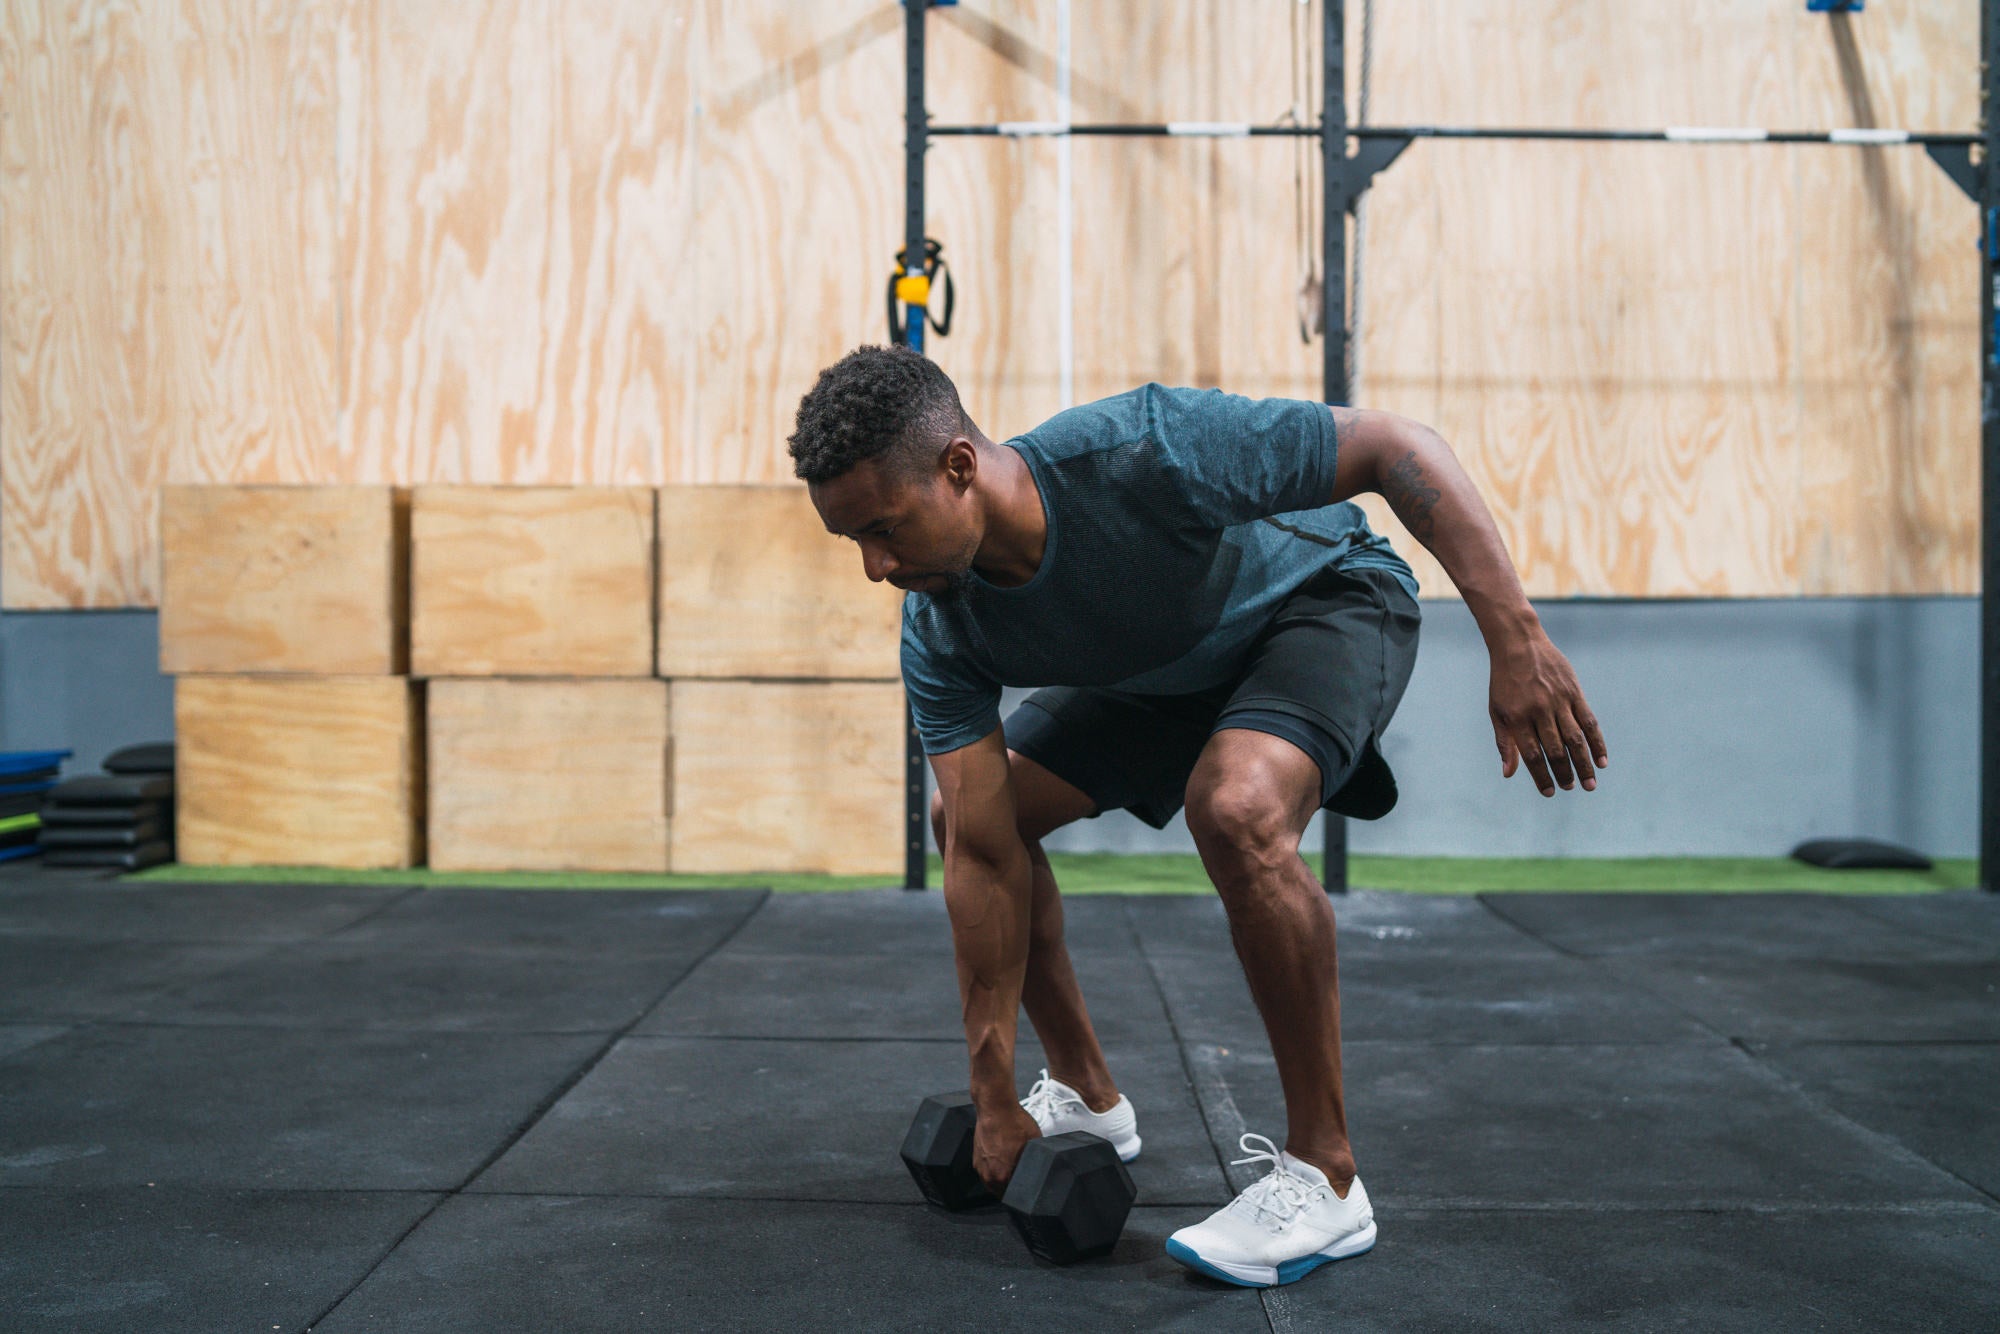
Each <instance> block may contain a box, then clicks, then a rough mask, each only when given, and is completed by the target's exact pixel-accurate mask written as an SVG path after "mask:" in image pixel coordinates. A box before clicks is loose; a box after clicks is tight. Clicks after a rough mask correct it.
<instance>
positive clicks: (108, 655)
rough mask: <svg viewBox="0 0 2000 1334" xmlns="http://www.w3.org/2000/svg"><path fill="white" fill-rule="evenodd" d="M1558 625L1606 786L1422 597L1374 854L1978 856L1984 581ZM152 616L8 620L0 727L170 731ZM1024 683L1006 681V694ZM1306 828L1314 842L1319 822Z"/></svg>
mask: <svg viewBox="0 0 2000 1334" xmlns="http://www.w3.org/2000/svg"><path fill="white" fill-rule="evenodd" d="M1539 610H1540V612H1541V615H1542V621H1543V624H1544V625H1545V626H1546V627H1547V628H1548V631H1549V634H1550V636H1551V638H1553V639H1554V640H1555V643H1556V645H1557V647H1559V648H1561V649H1562V650H1563V652H1564V653H1566V654H1568V655H1569V657H1570V660H1571V661H1572V662H1573V663H1575V665H1576V668H1577V672H1578V674H1579V675H1580V676H1581V678H1582V680H1583V686H1584V691H1585V693H1586V694H1587V695H1588V697H1589V699H1590V702H1591V706H1592V707H1593V708H1595V709H1596V711H1597V715H1598V718H1599V719H1600V720H1601V721H1602V723H1603V725H1604V730H1605V737H1606V740H1607V742H1608V743H1609V744H1610V747H1611V766H1610V768H1609V769H1607V770H1606V771H1605V773H1604V776H1603V781H1602V782H1601V784H1600V785H1599V787H1598V790H1597V791H1596V792H1594V793H1584V792H1581V791H1580V790H1579V791H1571V792H1558V793H1557V794H1556V795H1555V796H1554V797H1553V798H1543V797H1542V796H1540V795H1539V794H1537V793H1536V792H1535V790H1534V787H1533V784H1532V783H1531V782H1530V780H1529V779H1528V777H1527V775H1526V774H1525V772H1523V773H1517V774H1516V775H1515V776H1514V777H1513V778H1512V779H1510V780H1507V781H1502V780H1501V778H1500V761H1499V755H1498V751H1497V750H1496V749H1495V747H1494V743H1493V729H1492V726H1491V724H1490V723H1489V722H1488V721H1487V715H1486V692H1487V681H1488V668H1487V660H1486V650H1485V645H1484V644H1483V643H1482V642H1481V640H1480V638H1479V634H1478V629H1477V627H1476V626H1475V625H1474V624H1473V621H1472V618H1471V616H1470V615H1469V614H1468V613H1467V612H1466V610H1465V608H1464V606H1463V605H1462V604H1460V603H1457V602H1426V603H1425V604H1424V629H1423V638H1422V644H1421V647H1420V650H1419V652H1418V655H1417V669H1416V675H1415V676H1414V677H1413V678H1412V680H1411V682H1410V689H1409V693H1408V694H1407V695H1405V696H1404V698H1403V704H1402V708H1401V709H1400V710H1399V712H1398V713H1397V716H1396V722H1395V725H1394V726H1393V727H1392V728H1391V729H1390V731H1389V734H1388V736H1387V737H1386V738H1385V739H1384V750H1385V752H1386V753H1387V755H1388V757H1389V761H1390V763H1391V764H1392V765H1393V766H1394V767H1395V770H1396V775H1397V779H1398V782H1399V784H1400V786H1401V789H1402V800H1401V803H1400V804H1399V805H1398V806H1397V808H1396V809H1395V810H1394V811H1393V812H1391V813H1390V814H1389V815H1388V816H1387V817H1386V818H1384V819H1382V820H1379V821H1375V822H1373V823H1367V822H1361V821H1355V822H1352V823H1351V824H1350V825H1349V836H1350V840H1351V843H1352V846H1353V848H1354V850H1355V851H1356V852H1361V853H1400V854H1408V855H1418V856H1497V857H1528V856H1549V857H1554V856H1589V857H1632V856H1688V855H1695V856H1702V855H1706V856H1782V855H1784V854H1785V853H1786V852H1789V851H1790V850H1791V848H1792V846H1793V845H1794V844H1796V843H1798V842H1799V841H1800V840H1802V839H1806V838H1813V837H1823V836H1834V835H1856V836H1863V837H1873V838H1883V839H1888V840H1890V841H1892V842H1897V843H1903V844H1907V845H1908V846H1910V847H1914V848H1917V849H1919V850H1920V851H1923V852H1927V853H1929V854H1930V855H1932V856H1935V857H1969V856H1973V855H1975V852H1976V848H1977V834H1978V798H1979V792H1978V779H1977V775H1978V744H1979V742H1978V728H1977V725H1976V724H1977V719H1978V707H1977V706H1978V661H1979V659H1978V644H1979V640H1978V633H1979V603H1978V600H1977V599H1975V598H1824V599H1787V600H1770V601H1733V600H1732V601H1697V602H1595V601H1592V602H1583V601H1576V602H1557V601H1551V602H1547V603H1543V604H1541V606H1540V608H1539ZM158 662H159V644H158V629H157V618H156V616H155V614H154V613H152V612H150V611H87V612H84V611H79V612H10V613H6V614H5V615H0V746H4V747H5V748H6V749H10V750H25V749H31V748H42V747H63V746H67V747H70V748H72V749H74V750H75V751H76V752H77V755H76V758H75V759H74V760H72V761H71V762H70V765H69V770H68V771H69V772H71V773H81V772H87V771H89V770H90V769H93V768H95V767H96V765H97V763H98V762H99V761H100V760H101V759H102V758H103V757H104V755H105V754H106V753H107V752H109V751H111V750H113V749H115V748H117V747H118V746H121V745H126V744H129V743H131V742H135V741H148V740H155V739H160V738H165V737H168V736H170V735H172V731H173V688H172V683H171V682H170V681H169V680H168V679H167V678H165V677H163V676H161V675H160V673H159V670H158V666H157V664H158ZM1022 693H1024V692H1021V691H1009V692H1007V699H1006V701H1005V707H1008V708H1011V707H1012V706H1013V704H1014V702H1015V701H1017V700H1018V699H1019V698H1020V697H1021V695H1022ZM1045 846H1047V847H1049V848H1050V849H1051V850H1061V851H1132V852H1156V851H1179V852H1188V851H1192V850H1193V848H1194V844H1193V842H1192V841H1191V840H1190V839H1189V838H1188V834H1187V829H1186V826H1185V825H1184V824H1182V823H1181V822H1179V821H1176V822H1175V823H1174V824H1173V825H1172V826H1171V827H1169V828H1168V829H1166V830H1164V831H1155V830H1152V829H1148V828H1147V827H1146V826H1145V825H1142V824H1140V823H1139V822H1138V821H1137V820H1135V819H1133V818H1132V817H1130V816H1129V815H1126V814H1124V813H1123V812H1117V811H1114V812H1111V813H1108V814H1106V815H1103V816H1100V817H1098V818H1097V819H1095V820H1083V821H1079V822H1078V823H1076V824H1075V825H1072V826H1070V827H1069V828H1067V829H1064V830H1060V831H1058V832H1057V833H1056V834H1054V835H1052V836H1051V837H1050V838H1049V839H1048V840H1047V843H1046V845H1045ZM1306 846H1307V847H1308V848H1317V847H1318V846H1319V835H1318V833H1317V831H1314V832H1311V833H1309V834H1308V836H1307V843H1306Z"/></svg>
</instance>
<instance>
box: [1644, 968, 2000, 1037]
mask: <svg viewBox="0 0 2000 1334" xmlns="http://www.w3.org/2000/svg"><path fill="white" fill-rule="evenodd" d="M1605 966H1606V967H1608V968H1610V969H1611V970H1613V971H1614V972H1617V973H1618V974H1620V975H1621V976H1624V977H1627V978H1630V979H1631V980H1632V981H1633V982H1635V983H1637V984H1639V985H1642V986H1644V987H1645V988H1646V989H1647V990H1649V991H1651V992H1652V993H1653V994H1654V995H1656V996H1658V997H1659V998H1660V1000H1661V1001H1662V1002H1663V1003H1665V1004H1669V1005H1673V1006H1675V1007H1676V1008H1678V1009H1681V1010H1683V1011H1685V1012H1687V1013H1688V1014H1691V1015H1693V1016H1694V1017H1696V1018H1697V1019H1700V1020H1701V1021H1702V1022H1703V1023H1705V1024H1707V1025H1709V1026H1710V1027H1711V1028H1713V1029H1714V1030H1715V1031H1716V1032H1718V1033H1726V1034H1728V1035H1729V1036H1731V1037H1741V1038H1766V1039H1771V1040H1774V1041H1775V1040H1781V1039H1821V1040H1830V1039H1842V1038H1847V1039H1855V1040H1863V1041H1877V1042H1888V1041H1895V1042H1926V1041H1944V1040H1951V1039H1959V1040H1968V1041H1991V1040H1995V1039H2000V959H1985V960H1979V959H1972V960H1966V959H1935V960H1925V961H1921V962H1902V963H1889V962H1878V961H1873V960H1854V959H1755V958H1734V957H1715V958H1706V959H1612V960H1606V961H1605Z"/></svg>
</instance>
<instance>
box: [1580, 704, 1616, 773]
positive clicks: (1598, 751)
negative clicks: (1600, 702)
mask: <svg viewBox="0 0 2000 1334" xmlns="http://www.w3.org/2000/svg"><path fill="white" fill-rule="evenodd" d="M1571 708H1572V709H1573V710H1574V711H1575V713H1576V721H1577V722H1578V723H1579V724H1580V725H1581V726H1582V727H1583V735H1584V737H1585V738H1586V739H1587V740H1588V741H1589V742H1590V753H1591V754H1592V755H1594V756H1596V757H1597V767H1598V768H1600V769H1605V768H1609V767H1610V765H1611V752H1610V751H1609V750H1607V749H1605V746H1604V733H1603V731H1602V730H1601V729H1600V728H1599V727H1598V726H1597V715H1596V714H1594V713H1592V712H1591V711H1590V706H1589V705H1588V704H1586V703H1584V702H1583V696H1582V695H1578V696H1577V697H1576V702H1575V703H1574V704H1572V705H1571Z"/></svg>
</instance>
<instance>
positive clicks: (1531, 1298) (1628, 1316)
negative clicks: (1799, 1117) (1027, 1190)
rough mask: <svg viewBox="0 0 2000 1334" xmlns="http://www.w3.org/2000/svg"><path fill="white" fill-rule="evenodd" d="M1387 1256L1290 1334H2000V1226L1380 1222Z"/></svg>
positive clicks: (1795, 1220) (1627, 1214)
mask: <svg viewBox="0 0 2000 1334" xmlns="http://www.w3.org/2000/svg"><path fill="white" fill-rule="evenodd" d="M1377 1226H1378V1228H1379V1232H1378V1235H1377V1239H1376V1242H1375V1249H1374V1250H1372V1251H1370V1252H1369V1253H1368V1254H1367V1255H1365V1256H1361V1257H1358V1258H1357V1259H1354V1260H1343V1261H1341V1262H1339V1263H1338V1264H1335V1265H1333V1266H1331V1267H1330V1268H1327V1269H1322V1270H1320V1271H1318V1272H1317V1273H1314V1274H1312V1275H1310V1276H1308V1277H1307V1278H1306V1279H1304V1280H1303V1281H1302V1282H1298V1283H1293V1284H1290V1285H1288V1286H1286V1287H1283V1288H1276V1289H1273V1290H1271V1291H1270V1292H1269V1293H1267V1294H1266V1296H1265V1298H1264V1301H1265V1305H1266V1306H1267V1308H1268V1309H1269V1311H1270V1317H1271V1325H1272V1328H1273V1329H1276V1330H1287V1331H1292V1330H1297V1331H1305V1330H1342V1331H1349V1330H1352V1331H1361V1332H1363V1334H1406V1332H1407V1331H1413V1330H1415V1331H1460V1330H1611V1331H1621V1332H1622V1334H1641V1332H1642V1331H1643V1332H1646V1334H1650V1332H1651V1331H1655V1330H1702V1331H1729V1332H1731V1334H1770V1331H1774V1330H1856V1331H1859V1330H1868V1331H1891V1330H1893V1331H1898V1332H1899V1334H1918V1332H1919V1331H1922V1332H1923V1334H1937V1332H1938V1331H1966V1332H1967V1334H1970V1331H1974V1330H1990V1329H1994V1328H1996V1327H2000V1283H1995V1282H1994V1277H1995V1275H1996V1274H2000V1212H1994V1211H1993V1210H1990V1209H1987V1208H1984V1207H1981V1206H1978V1205H1966V1206H1948V1207H1943V1208H1938V1209H1930V1210H1917V1211H1910V1210H1903V1209H1894V1208H1884V1209H1871V1208H1869V1207H1868V1206H1867V1204H1866V1203H1865V1202H1863V1201H1857V1202H1856V1203H1855V1205H1854V1207H1853V1208H1843V1209H1839V1210H1831V1211H1828V1210H1803V1209H1802V1210H1782V1209H1781V1210H1764V1209H1759V1210H1756V1211H1737V1212H1723V1213H1714V1212H1707V1211H1692V1210H1689V1211H1650V1210H1620V1211H1603V1210H1598V1209H1563V1210H1543V1209H1536V1210H1507V1209H1495V1210H1479V1211H1476V1212H1459V1211H1446V1210H1433V1209H1403V1208H1398V1207H1396V1205H1395V1204H1394V1203H1393V1202H1392V1203H1390V1204H1388V1205H1387V1206H1379V1205H1378V1207H1377Z"/></svg>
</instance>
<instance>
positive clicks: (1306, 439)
mask: <svg viewBox="0 0 2000 1334" xmlns="http://www.w3.org/2000/svg"><path fill="white" fill-rule="evenodd" d="M1146 388H1147V394H1148V397H1149V403H1148V412H1149V415H1150V416H1151V417H1152V421H1151V423H1150V425H1151V427H1152V430H1153V433H1154V435H1155V438H1156V439H1157V440H1158V441H1159V443H1160V445H1161V447H1162V450H1163V453H1164V455H1165V461H1166V463H1167V464H1168V466H1169V467H1170V468H1171V469H1172V471H1173V473H1174V475H1175V478H1176V479H1177V480H1178V482H1179V483H1180V486H1181V488H1182V490H1183V492H1184V493H1185V495H1186V496H1187V499H1188V502H1189V504H1191V505H1192V506H1193V508H1194V512H1195V515H1196V517H1197V518H1198V519H1200V520H1201V521H1203V522H1205V523H1210V524H1213V525H1215V526H1216V527H1218V528H1226V527H1229V526H1231V525H1232V524H1239V523H1250V522H1252V521H1254V520H1257V519H1263V518H1268V517H1270V516H1271V515H1273V514H1288V513H1291V512H1293V511H1295V510H1309V509H1319V508H1321V507H1322V506H1325V505H1331V504H1332V503H1333V470H1334V463H1335V460H1336V459H1337V457H1338V454H1339V441H1338V440H1337V439H1336V432H1335V429H1334V424H1333V410H1332V409H1331V408H1329V407H1328V406H1327V405H1326V404H1324V403H1317V402H1314V401H1313V400H1311V399H1303V398H1246V397H1244V396H1243V395H1241V394H1230V393H1224V392H1223V391H1222V390H1220V389H1178V388H1168V387H1166V386H1163V385H1148V386H1147V387H1146Z"/></svg>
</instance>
